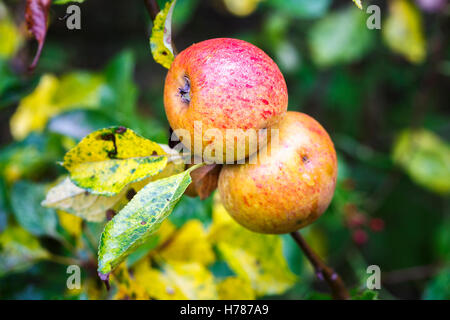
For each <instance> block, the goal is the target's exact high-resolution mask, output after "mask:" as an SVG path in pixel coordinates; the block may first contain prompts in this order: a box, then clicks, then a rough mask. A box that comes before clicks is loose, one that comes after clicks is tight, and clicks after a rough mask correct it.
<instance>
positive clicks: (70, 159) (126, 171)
mask: <svg viewBox="0 0 450 320" xmlns="http://www.w3.org/2000/svg"><path fill="white" fill-rule="evenodd" d="M167 162H168V157H167V153H166V152H165V151H164V150H163V149H162V148H161V147H160V146H159V145H158V144H157V143H155V142H153V141H150V140H148V139H145V138H143V137H141V136H139V135H138V134H136V133H135V132H134V131H132V130H130V129H126V128H123V127H113V128H106V129H101V130H98V131H95V132H93V133H91V134H89V135H88V136H86V137H85V138H84V139H83V140H81V141H80V143H79V144H78V145H77V146H76V147H75V148H73V149H71V150H70V151H69V152H67V153H66V155H65V156H64V163H63V166H64V167H65V168H66V169H67V170H68V171H69V173H70V179H71V180H72V182H74V183H75V184H76V185H77V186H79V187H81V188H83V189H86V190H88V191H89V192H91V193H93V194H101V195H108V196H112V195H115V194H117V193H119V192H120V191H122V189H123V188H124V187H125V186H126V185H128V184H130V183H132V182H136V181H139V180H143V179H145V178H147V177H150V176H154V175H156V174H158V173H160V172H161V171H162V170H163V169H164V168H165V167H166V165H167Z"/></svg>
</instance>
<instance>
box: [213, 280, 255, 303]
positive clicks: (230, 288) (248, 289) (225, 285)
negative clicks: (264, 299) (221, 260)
mask: <svg viewBox="0 0 450 320" xmlns="http://www.w3.org/2000/svg"><path fill="white" fill-rule="evenodd" d="M217 290H218V292H219V299H220V300H254V299H255V298H256V297H255V292H254V291H253V288H252V285H251V284H250V282H248V281H247V280H245V279H242V278H238V277H228V278H225V279H224V280H222V281H221V282H220V283H219V284H218V285H217Z"/></svg>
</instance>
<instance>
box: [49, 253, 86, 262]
mask: <svg viewBox="0 0 450 320" xmlns="http://www.w3.org/2000/svg"><path fill="white" fill-rule="evenodd" d="M50 261H53V262H56V263H59V264H65V265H72V264H75V265H81V264H82V262H81V261H80V260H78V259H75V258H70V257H63V256H59V255H56V254H53V253H50Z"/></svg>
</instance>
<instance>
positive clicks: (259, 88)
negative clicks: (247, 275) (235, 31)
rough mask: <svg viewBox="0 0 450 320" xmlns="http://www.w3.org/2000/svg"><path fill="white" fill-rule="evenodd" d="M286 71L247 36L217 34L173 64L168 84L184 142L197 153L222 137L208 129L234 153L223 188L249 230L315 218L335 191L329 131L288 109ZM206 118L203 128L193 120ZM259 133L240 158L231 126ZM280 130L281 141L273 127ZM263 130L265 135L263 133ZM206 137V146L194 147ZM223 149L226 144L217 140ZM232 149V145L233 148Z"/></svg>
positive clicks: (173, 121) (169, 107)
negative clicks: (254, 148) (254, 149)
mask: <svg viewBox="0 0 450 320" xmlns="http://www.w3.org/2000/svg"><path fill="white" fill-rule="evenodd" d="M287 104H288V94H287V88H286V83H285V80H284V77H283V75H282V74H281V72H280V70H279V69H278V67H277V65H276V64H275V63H274V62H273V61H272V59H271V58H270V57H269V56H267V55H266V54H265V53H264V52H263V51H262V50H260V49H259V48H257V47H255V46H253V45H252V44H250V43H247V42H245V41H242V40H236V39H227V38H219V39H211V40H207V41H203V42H200V43H197V44H194V45H192V46H191V47H189V48H187V49H186V50H184V51H183V52H181V53H180V54H179V55H178V56H177V57H176V58H175V60H174V61H173V63H172V66H171V68H170V70H169V72H168V74H167V77H166V82H165V88H164V106H165V111H166V115H167V118H168V121H169V123H170V126H171V127H172V129H174V131H175V132H176V131H177V130H180V129H182V130H185V131H187V132H188V133H189V135H190V137H189V138H190V139H189V140H190V141H188V143H186V141H184V142H183V143H184V144H185V145H186V147H187V148H189V149H190V150H192V151H193V153H194V154H195V155H196V156H200V157H203V159H204V160H211V159H210V157H209V158H208V156H207V157H206V158H205V154H204V150H206V149H207V148H210V147H211V145H212V144H214V143H215V142H216V141H214V139H211V137H210V136H206V135H204V134H203V132H205V130H208V129H213V130H216V131H219V132H221V133H223V135H222V136H221V139H223V141H222V142H223V147H222V148H221V149H217V148H216V149H214V153H213V157H214V156H215V155H217V154H224V157H225V158H226V155H225V153H227V152H230V150H231V152H233V157H234V160H235V161H238V160H241V158H247V161H246V163H245V164H226V165H224V166H223V168H222V170H221V172H220V176H219V181H218V188H219V193H220V196H221V199H222V202H223V203H224V205H225V207H226V209H227V210H228V212H229V213H230V214H231V215H232V216H233V218H234V219H235V220H236V221H237V222H238V223H240V224H241V225H243V226H244V227H246V228H248V229H250V230H253V231H255V232H261V233H287V232H293V231H295V230H298V229H300V228H302V227H304V226H306V225H308V224H310V223H311V222H313V221H314V220H316V219H317V218H318V217H319V216H320V215H321V214H322V213H323V212H324V211H325V210H326V208H327V207H328V205H329V203H330V201H331V199H332V197H333V193H334V189H335V185H336V174H337V159H336V152H335V150H334V146H333V143H332V141H331V139H330V137H329V136H328V134H327V132H326V131H325V129H324V128H323V127H322V126H321V125H320V124H319V123H318V122H317V121H315V120H314V119H312V118H311V117H309V116H307V115H305V114H303V113H299V112H287ZM195 122H201V124H202V130H203V131H199V130H196V128H195V126H194V123H195ZM236 129H239V130H242V132H244V133H246V132H247V131H249V130H255V131H256V132H257V136H258V146H257V148H258V149H259V150H258V152H255V153H253V154H251V152H250V149H249V148H248V145H247V144H246V145H245V147H244V149H245V150H244V152H243V153H242V155H241V156H240V157H239V156H237V155H239V153H238V152H237V149H239V146H236V145H235V139H236V138H235V137H234V138H229V137H228V135H227V134H226V131H227V130H236ZM268 129H270V130H271V131H272V130H274V129H275V130H277V131H276V132H277V139H276V141H275V139H273V137H272V136H271V135H270V134H269V135H267V134H266V133H267V130H268ZM262 133H265V134H266V135H263V134H262ZM194 141H200V142H201V143H200V145H201V147H200V148H195V147H194ZM219 145H220V146H221V145H222V144H219ZM230 146H233V147H232V148H230Z"/></svg>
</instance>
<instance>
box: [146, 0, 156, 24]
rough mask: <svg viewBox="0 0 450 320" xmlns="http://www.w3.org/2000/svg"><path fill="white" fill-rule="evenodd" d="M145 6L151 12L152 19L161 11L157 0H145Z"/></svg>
mask: <svg viewBox="0 0 450 320" xmlns="http://www.w3.org/2000/svg"><path fill="white" fill-rule="evenodd" d="M144 3H145V6H146V7H147V11H148V13H149V14H150V18H151V19H152V21H155V19H156V16H157V15H158V12H159V5H158V2H156V0H144Z"/></svg>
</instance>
